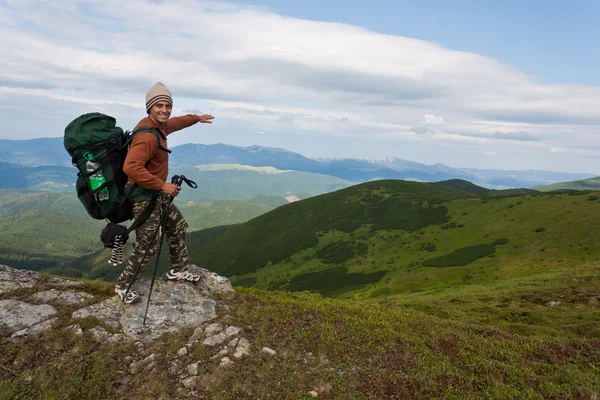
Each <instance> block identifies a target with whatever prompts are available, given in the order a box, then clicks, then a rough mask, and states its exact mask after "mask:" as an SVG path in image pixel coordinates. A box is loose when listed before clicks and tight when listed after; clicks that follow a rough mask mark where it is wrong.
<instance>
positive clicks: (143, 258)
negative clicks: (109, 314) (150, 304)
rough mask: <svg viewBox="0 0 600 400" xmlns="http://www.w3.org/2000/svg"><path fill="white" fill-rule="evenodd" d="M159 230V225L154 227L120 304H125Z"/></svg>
mask: <svg viewBox="0 0 600 400" xmlns="http://www.w3.org/2000/svg"><path fill="white" fill-rule="evenodd" d="M160 220H162V215H161V217H160ZM159 229H160V223H159V224H158V226H157V227H156V230H155V231H154V234H153V235H152V239H150V243H148V246H146V251H144V255H143V256H142V259H141V260H140V261H139V262H138V265H137V267H136V268H135V272H134V273H133V277H132V278H131V281H130V282H129V286H127V290H126V291H125V295H124V296H123V299H122V300H121V303H123V302H125V299H126V298H127V293H129V291H130V290H131V287H132V286H133V283H134V282H135V280H136V279H137V277H138V274H139V272H140V268H141V266H142V264H143V263H144V260H145V259H146V256H147V255H148V252H149V251H150V248H151V247H152V244H153V243H154V240H155V239H156V234H157V233H158V230H159Z"/></svg>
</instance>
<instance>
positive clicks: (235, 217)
mask: <svg viewBox="0 0 600 400" xmlns="http://www.w3.org/2000/svg"><path fill="white" fill-rule="evenodd" d="M176 204H177V205H178V207H180V209H181V211H182V213H183V214H184V216H185V218H186V220H187V222H188V225H189V228H188V231H190V232H192V231H195V230H201V229H205V228H210V227H214V226H220V225H229V224H236V223H241V222H245V221H248V220H249V219H252V218H255V217H257V216H259V215H261V214H264V213H266V212H268V211H269V210H271V209H272V207H269V206H265V205H261V204H250V203H244V202H240V201H233V200H224V201H214V202H209V203H193V204H188V203H184V202H179V201H177V202H176ZM105 225H106V222H104V221H98V220H94V219H93V218H91V217H89V216H88V215H87V213H86V212H85V210H84V208H83V206H82V204H81V202H80V201H79V200H78V199H77V197H76V196H75V194H59V193H45V192H31V191H26V190H6V189H5V190H0V263H7V264H11V265H14V266H16V267H20V268H27V269H33V270H48V269H50V268H53V271H54V272H55V273H63V274H67V275H69V276H82V275H81V273H82V272H85V270H81V269H79V268H77V269H76V270H74V269H72V268H70V269H69V270H65V269H64V268H62V269H56V268H57V267H65V266H67V265H68V264H70V262H71V261H72V260H75V259H77V258H79V257H81V256H83V255H85V254H88V253H92V252H96V251H98V250H99V249H102V244H101V243H100V240H99V236H100V232H101V230H102V228H103V227H104V226H105ZM134 236H135V235H131V237H130V241H133V240H134ZM101 252H102V253H103V254H104V253H106V252H103V251H101ZM107 260H108V258H106V259H105V260H103V267H105V266H106V261H107Z"/></svg>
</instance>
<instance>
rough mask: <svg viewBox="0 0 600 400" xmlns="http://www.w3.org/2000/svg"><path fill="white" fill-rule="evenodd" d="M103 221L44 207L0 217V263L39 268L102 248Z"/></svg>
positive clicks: (33, 268) (55, 264) (48, 266)
mask: <svg viewBox="0 0 600 400" xmlns="http://www.w3.org/2000/svg"><path fill="white" fill-rule="evenodd" d="M104 225H105V223H104V222H103V221H96V220H94V219H92V218H90V217H86V216H79V215H73V214H65V213H59V212H54V211H47V210H36V211H28V212H26V213H24V214H19V215H16V216H13V217H8V218H2V219H0V263H2V264H7V265H10V266H13V267H17V268H27V269H32V270H42V269H48V268H52V267H56V266H57V265H60V264H61V263H63V262H65V261H67V260H71V259H73V258H75V257H78V256H81V255H83V254H86V253H89V252H92V251H95V250H97V249H98V248H99V247H101V246H102V245H101V243H100V239H99V237H100V234H99V232H100V231H101V230H102V228H103V227H104Z"/></svg>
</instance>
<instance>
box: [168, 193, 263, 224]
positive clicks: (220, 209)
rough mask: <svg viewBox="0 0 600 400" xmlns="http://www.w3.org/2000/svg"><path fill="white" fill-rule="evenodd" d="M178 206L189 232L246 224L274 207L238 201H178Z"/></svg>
mask: <svg viewBox="0 0 600 400" xmlns="http://www.w3.org/2000/svg"><path fill="white" fill-rule="evenodd" d="M176 205H177V207H178V208H179V209H180V210H181V213H182V214H183V216H184V217H185V219H186V221H187V223H188V225H189V229H188V230H189V231H197V230H200V229H204V228H210V227H213V226H220V225H229V224H238V223H242V222H246V221H248V220H250V219H252V218H255V217H258V216H259V215H262V214H264V213H266V212H268V211H271V210H272V209H273V207H269V206H265V205H261V204H250V203H245V202H242V201H237V200H215V201H211V202H209V203H192V204H190V203H180V202H179V201H178V202H176Z"/></svg>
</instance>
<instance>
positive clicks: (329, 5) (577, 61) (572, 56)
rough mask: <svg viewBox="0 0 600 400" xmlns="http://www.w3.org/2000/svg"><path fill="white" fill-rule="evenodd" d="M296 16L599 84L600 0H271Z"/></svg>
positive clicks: (551, 79) (546, 76)
mask: <svg viewBox="0 0 600 400" xmlns="http://www.w3.org/2000/svg"><path fill="white" fill-rule="evenodd" d="M243 3H245V4H249V5H255V6H260V7H267V8H269V9H271V10H273V11H275V12H277V13H280V14H284V15H290V16H294V17H297V18H306V19H311V20H324V21H332V22H345V23H349V24H352V25H357V26H362V27H365V28H367V29H370V30H374V31H377V32H380V33H386V34H390V35H398V36H408V37H412V38H416V39H422V40H426V41H431V42H435V43H439V44H441V45H443V46H445V47H449V48H451V49H454V50H463V51H468V52H474V53H478V54H482V55H486V56H490V57H494V58H497V59H499V60H502V61H503V62H505V63H508V64H511V65H513V66H515V67H517V68H519V69H521V70H523V71H526V72H528V73H530V74H533V75H535V76H536V77H537V78H538V79H540V80H541V81H543V82H548V83H566V82H578V83H582V84H586V85H596V86H598V85H600V73H599V72H598V67H599V66H600V52H598V51H596V50H595V48H596V47H597V45H598V40H599V39H600V1H596V0H573V1H565V0H521V1H519V0H480V1H477V0H470V1H467V0H455V1H447V0H446V1H444V0H421V1H400V0H399V1H386V0H371V1H356V0H348V1H342V0H327V1H319V0H304V1H286V0H268V1H267V0H265V1H260V0H258V1H254V0H250V1H244V2H243Z"/></svg>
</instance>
